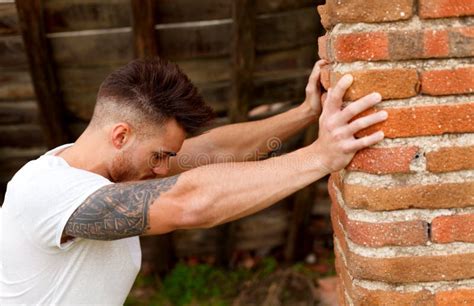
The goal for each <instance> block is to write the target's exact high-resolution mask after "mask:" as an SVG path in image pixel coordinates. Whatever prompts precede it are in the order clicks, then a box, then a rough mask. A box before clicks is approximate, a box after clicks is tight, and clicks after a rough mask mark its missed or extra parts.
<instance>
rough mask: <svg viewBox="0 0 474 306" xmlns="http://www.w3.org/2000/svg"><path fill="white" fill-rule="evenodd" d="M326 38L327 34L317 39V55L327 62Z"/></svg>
mask: <svg viewBox="0 0 474 306" xmlns="http://www.w3.org/2000/svg"><path fill="white" fill-rule="evenodd" d="M328 37H329V35H328V34H326V35H323V36H320V37H318V55H319V58H321V59H325V60H329V53H328Z"/></svg>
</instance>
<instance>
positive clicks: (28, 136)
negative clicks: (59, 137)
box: [0, 124, 46, 148]
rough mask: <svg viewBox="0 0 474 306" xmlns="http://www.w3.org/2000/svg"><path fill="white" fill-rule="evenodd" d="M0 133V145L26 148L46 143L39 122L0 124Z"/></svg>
mask: <svg viewBox="0 0 474 306" xmlns="http://www.w3.org/2000/svg"><path fill="white" fill-rule="evenodd" d="M0 134H1V135H2V137H0V147H19V148H28V147H33V146H45V145H46V142H45V141H46V140H45V137H44V133H43V131H42V129H41V126H40V125H39V124H15V125H0Z"/></svg>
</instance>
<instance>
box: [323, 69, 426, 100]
mask: <svg viewBox="0 0 474 306" xmlns="http://www.w3.org/2000/svg"><path fill="white" fill-rule="evenodd" d="M350 74H352V76H353V77H354V81H353V83H352V86H351V87H350V88H349V89H348V90H347V92H346V95H345V96H344V99H345V100H348V101H354V100H357V99H359V98H361V97H363V96H365V95H367V94H370V93H372V92H374V91H376V92H379V93H380V94H381V95H382V98H383V99H384V100H387V99H402V98H409V97H413V96H416V95H417V94H418V91H419V80H418V73H417V71H416V70H415V69H372V70H359V71H352V72H351V73H350ZM341 77H342V74H341V73H332V74H331V86H334V85H335V84H336V82H337V81H338V80H339V79H340V78H341Z"/></svg>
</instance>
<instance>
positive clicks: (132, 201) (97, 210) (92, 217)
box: [64, 176, 178, 240]
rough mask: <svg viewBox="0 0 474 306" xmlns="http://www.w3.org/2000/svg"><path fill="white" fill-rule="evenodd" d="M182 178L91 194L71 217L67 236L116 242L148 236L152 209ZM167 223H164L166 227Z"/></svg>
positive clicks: (123, 185) (116, 186)
mask: <svg viewBox="0 0 474 306" xmlns="http://www.w3.org/2000/svg"><path fill="white" fill-rule="evenodd" d="M177 179H178V176H173V177H168V178H164V179H156V180H148V181H142V182H133V183H119V184H112V185H107V186H104V187H102V188H100V189H99V190H97V191H96V192H94V193H93V194H91V195H90V196H89V197H88V198H87V199H86V200H85V201H84V202H83V203H82V204H81V205H80V206H79V207H78V208H77V209H76V211H75V212H74V213H73V214H72V215H71V217H70V218H69V220H68V222H67V224H66V227H65V229H64V235H67V236H71V237H81V238H86V239H95V240H116V239H122V238H127V237H132V236H138V235H143V234H146V233H147V231H148V229H149V228H150V224H151V223H150V209H151V206H152V205H153V204H154V203H157V202H159V198H160V196H161V194H162V193H165V192H166V191H168V190H170V189H172V188H173V186H174V185H175V184H176V181H177ZM166 222H167V220H163V223H164V225H163V226H166Z"/></svg>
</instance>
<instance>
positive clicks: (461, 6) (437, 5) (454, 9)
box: [419, 0, 474, 18]
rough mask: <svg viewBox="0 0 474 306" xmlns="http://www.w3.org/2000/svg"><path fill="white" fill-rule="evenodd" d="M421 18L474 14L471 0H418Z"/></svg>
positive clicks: (473, 2) (473, 4) (473, 5)
mask: <svg viewBox="0 0 474 306" xmlns="http://www.w3.org/2000/svg"><path fill="white" fill-rule="evenodd" d="M419 14H420V17H421V18H443V17H456V16H469V15H474V1H472V0H420V2H419Z"/></svg>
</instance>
